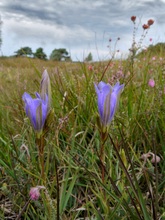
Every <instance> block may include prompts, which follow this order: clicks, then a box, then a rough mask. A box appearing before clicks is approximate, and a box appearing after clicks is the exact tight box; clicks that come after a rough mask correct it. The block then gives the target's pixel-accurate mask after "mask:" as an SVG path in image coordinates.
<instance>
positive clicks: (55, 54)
mask: <svg viewBox="0 0 165 220" xmlns="http://www.w3.org/2000/svg"><path fill="white" fill-rule="evenodd" d="M68 54H69V53H68V51H67V50H66V49H65V48H60V49H54V50H53V51H52V53H51V55H50V59H51V60H56V61H62V60H64V61H70V60H71V57H70V56H69V55H68Z"/></svg>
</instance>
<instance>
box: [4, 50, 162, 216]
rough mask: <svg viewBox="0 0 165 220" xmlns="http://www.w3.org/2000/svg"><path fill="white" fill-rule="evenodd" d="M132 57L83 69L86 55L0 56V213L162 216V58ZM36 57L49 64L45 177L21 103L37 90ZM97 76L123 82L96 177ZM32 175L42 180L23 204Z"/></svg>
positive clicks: (38, 64) (33, 183)
mask: <svg viewBox="0 0 165 220" xmlns="http://www.w3.org/2000/svg"><path fill="white" fill-rule="evenodd" d="M155 55H156V56H157V57H159V56H160V54H159V53H157V54H155ZM131 61H132V60H126V61H110V63H107V62H98V63H93V64H92V65H93V69H94V70H95V71H94V72H92V71H91V70H89V69H88V66H87V64H85V63H67V62H58V63H54V62H53V61H46V62H45V61H43V60H37V59H34V60H31V59H30V60H29V59H23V58H17V59H16V58H15V59H10V61H9V59H2V60H1V63H2V64H3V65H2V68H1V72H0V81H1V87H0V167H1V170H0V178H1V180H2V181H1V186H0V187H1V193H0V199H1V201H2V204H4V205H3V206H0V209H1V211H0V217H1V218H2V219H4V218H11V217H13V218H15V219H16V217H17V216H18V214H19V213H21V212H22V214H21V218H22V219H25V220H27V219H31V220H33V219H39V220H40V219H50V220H51V219H52V220H53V219H58V218H57V216H58V213H59V215H60V219H64V220H65V219H69V220H72V219H85V218H86V219H94V220H96V219H97V220H99V219H105V220H109V219H116V220H118V219H123V220H124V219H127V220H132V219H135V220H136V219H137V220H139V219H144V220H150V219H154V220H156V219H163V215H164V191H163V189H164V186H165V179H164V176H165V175H164V168H165V160H164V159H165V154H164V152H165V144H164V139H165V135H164V131H165V94H164V85H165V76H164V74H163V73H164V65H165V62H164V60H162V59H156V60H154V61H153V60H152V62H151V57H150V56H146V57H145V60H144V59H143V58H142V59H141V60H140V62H139V61H138V60H137V61H136V60H134V61H133V63H131ZM9 64H10V67H9ZM56 64H57V66H56V67H57V68H54V67H55V65H56ZM43 66H44V67H45V68H47V71H48V73H49V74H50V79H51V85H52V107H53V109H54V111H52V114H51V125H50V127H49V131H48V133H47V134H46V137H45V151H44V163H45V181H43V180H42V179H41V175H40V170H41V168H40V163H39V156H38V149H37V146H36V142H35V134H34V132H33V129H32V128H31V126H30V122H29V120H28V119H27V117H26V116H25V112H24V106H23V103H22V94H23V93H24V91H28V92H30V94H32V95H33V93H34V91H38V90H39V86H40V80H41V74H40V72H41V70H42V68H43ZM105 69H106V71H105ZM151 70H152V71H151ZM104 71H105V72H104ZM96 72H97V74H95V73H96ZM6 73H7V74H6ZM36 73H37V74H36ZM103 73H104V74H103ZM149 73H150V74H149ZM102 76H103V77H104V78H103V81H105V82H111V84H112V85H114V84H115V83H116V81H118V80H119V81H120V83H124V84H125V88H124V91H123V93H122V94H121V97H120V101H119V103H118V110H117V114H116V115H115V119H114V120H113V121H112V123H111V126H110V130H109V136H108V139H107V141H106V142H105V164H104V168H105V180H104V181H102V175H101V169H100V168H101V164H100V158H99V153H98V152H99V150H100V143H101V141H100V134H99V131H98V128H97V124H96V119H97V112H98V110H97V100H96V94H95V91H94V86H93V83H94V82H98V81H100V79H101V77H102ZM150 78H153V79H154V80H155V87H153V88H151V87H149V86H148V80H149V79H150ZM148 152H152V153H153V154H154V155H157V156H159V157H160V159H161V160H160V162H159V163H153V162H152V156H150V157H148V158H147V159H146V160H144V159H143V158H142V157H141V156H142V155H143V156H144V154H147V153H148ZM36 185H44V187H45V190H42V191H41V192H40V193H41V196H40V198H39V200H37V201H30V202H29V203H28V205H27V206H26V202H28V199H29V190H30V188H31V187H34V186H36Z"/></svg>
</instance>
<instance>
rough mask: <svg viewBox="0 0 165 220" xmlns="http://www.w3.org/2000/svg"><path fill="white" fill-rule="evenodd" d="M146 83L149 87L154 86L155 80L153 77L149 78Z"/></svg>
mask: <svg viewBox="0 0 165 220" xmlns="http://www.w3.org/2000/svg"><path fill="white" fill-rule="evenodd" d="M148 85H149V86H150V87H154V86H155V81H154V79H149V81H148Z"/></svg>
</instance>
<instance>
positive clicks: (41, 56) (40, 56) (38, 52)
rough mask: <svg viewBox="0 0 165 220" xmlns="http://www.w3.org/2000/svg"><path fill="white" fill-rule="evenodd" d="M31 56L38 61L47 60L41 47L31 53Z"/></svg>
mask: <svg viewBox="0 0 165 220" xmlns="http://www.w3.org/2000/svg"><path fill="white" fill-rule="evenodd" d="M33 56H34V58H38V59H42V60H46V59H47V55H46V54H45V53H44V51H43V48H42V47H39V48H38V49H36V52H35V53H33Z"/></svg>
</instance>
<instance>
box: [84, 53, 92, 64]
mask: <svg viewBox="0 0 165 220" xmlns="http://www.w3.org/2000/svg"><path fill="white" fill-rule="evenodd" d="M92 60H93V56H92V53H91V52H90V53H89V54H88V56H87V57H86V58H85V59H84V61H85V62H90V61H92Z"/></svg>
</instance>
